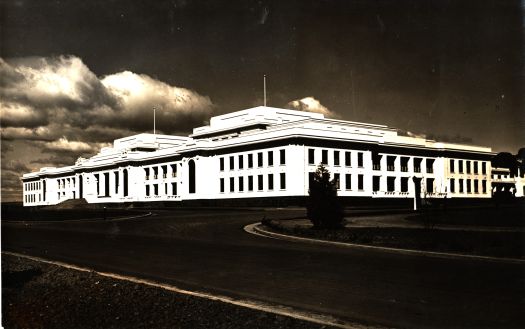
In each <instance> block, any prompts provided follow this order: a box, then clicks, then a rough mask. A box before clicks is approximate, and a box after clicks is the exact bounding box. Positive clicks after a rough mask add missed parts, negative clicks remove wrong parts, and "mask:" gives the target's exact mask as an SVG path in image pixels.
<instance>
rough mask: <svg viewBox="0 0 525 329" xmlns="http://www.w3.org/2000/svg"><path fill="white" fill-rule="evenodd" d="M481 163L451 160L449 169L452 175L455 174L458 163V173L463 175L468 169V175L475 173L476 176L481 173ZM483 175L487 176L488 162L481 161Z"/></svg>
mask: <svg viewBox="0 0 525 329" xmlns="http://www.w3.org/2000/svg"><path fill="white" fill-rule="evenodd" d="M479 162H480V161H471V160H455V159H450V166H449V169H450V172H451V173H455V172H456V163H457V169H458V173H460V174H463V173H464V172H465V169H466V173H467V174H470V173H471V172H474V174H478V173H479V172H478V171H479ZM481 174H482V175H485V174H487V162H486V161H481Z"/></svg>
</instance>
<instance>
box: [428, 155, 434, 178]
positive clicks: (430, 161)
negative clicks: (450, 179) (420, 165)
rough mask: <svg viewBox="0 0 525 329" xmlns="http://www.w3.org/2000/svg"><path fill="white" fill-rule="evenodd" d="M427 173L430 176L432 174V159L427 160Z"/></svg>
mask: <svg viewBox="0 0 525 329" xmlns="http://www.w3.org/2000/svg"><path fill="white" fill-rule="evenodd" d="M426 165H427V173H429V174H432V173H433V172H434V159H427V161H426Z"/></svg>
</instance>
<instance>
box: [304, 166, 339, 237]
mask: <svg viewBox="0 0 525 329" xmlns="http://www.w3.org/2000/svg"><path fill="white" fill-rule="evenodd" d="M308 194H309V196H308V200H307V205H306V210H307V216H308V219H309V220H310V221H311V222H312V224H313V225H314V228H316V229H321V228H328V229H334V228H341V227H343V219H344V216H343V208H342V206H341V203H340V202H339V199H338V197H337V181H336V180H335V179H333V180H330V172H329V171H328V170H327V169H326V168H325V167H324V166H323V165H322V164H320V165H319V167H317V170H316V172H315V174H314V177H313V179H312V181H311V182H310V189H309V191H308Z"/></svg>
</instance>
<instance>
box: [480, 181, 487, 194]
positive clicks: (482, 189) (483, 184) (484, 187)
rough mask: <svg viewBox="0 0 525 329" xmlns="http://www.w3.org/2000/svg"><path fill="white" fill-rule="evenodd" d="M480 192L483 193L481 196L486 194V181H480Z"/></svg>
mask: <svg viewBox="0 0 525 329" xmlns="http://www.w3.org/2000/svg"><path fill="white" fill-rule="evenodd" d="M481 191H483V194H485V193H487V181H486V180H482V181H481Z"/></svg>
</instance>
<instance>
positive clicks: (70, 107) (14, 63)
mask: <svg viewBox="0 0 525 329" xmlns="http://www.w3.org/2000/svg"><path fill="white" fill-rule="evenodd" d="M0 76H1V77H2V78H1V79H0V100H1V102H0V126H1V128H2V129H1V140H2V162H3V163H10V162H9V161H12V160H15V159H21V160H19V161H20V163H21V164H23V165H26V168H23V167H21V166H19V167H18V168H19V169H30V168H31V167H33V166H30V164H38V165H71V164H74V160H75V159H76V158H77V157H78V156H91V155H94V154H96V153H97V152H98V151H99V150H100V148H102V147H104V146H109V145H110V144H109V143H110V142H112V141H113V140H114V139H117V138H121V137H125V136H129V135H133V134H136V133H140V132H148V131H152V130H153V110H152V109H153V107H156V108H157V109H158V110H157V111H156V114H157V120H156V122H157V130H158V131H160V132H164V133H168V134H169V133H187V132H189V131H191V128H193V127H195V126H198V125H201V124H203V123H204V122H206V121H207V120H209V118H210V116H211V114H212V112H213V109H214V104H213V103H212V101H211V100H210V98H209V97H207V96H203V95H200V94H199V93H197V92H195V91H192V90H189V89H186V88H181V87H178V86H173V85H170V84H167V83H165V82H162V81H159V80H157V79H154V78H152V77H150V76H148V75H145V74H137V73H134V72H130V71H123V72H117V73H114V74H109V75H106V76H97V75H96V74H95V73H94V72H92V71H91V70H90V69H89V67H87V66H86V65H85V63H84V62H83V61H82V60H81V59H80V58H78V57H76V56H58V57H25V58H13V59H7V60H4V59H2V58H0ZM21 146H23V147H21ZM4 171H5V170H3V172H2V183H3V185H2V192H4V190H5V189H4V186H7V185H5V184H4V179H5V180H6V182H10V183H13V184H14V182H15V181H16V180H14V179H13V177H11V176H13V175H15V176H16V175H20V174H22V172H21V171H17V172H13V171H9V172H10V173H11V174H9V175H8V174H5V175H4ZM5 172H6V173H7V171H5ZM18 183H19V182H18ZM6 188H7V187H6ZM10 188H12V189H14V190H16V189H17V188H18V189H20V186H18V187H16V186H15V185H13V186H11V187H10ZM14 190H13V191H14ZM20 195H21V193H20Z"/></svg>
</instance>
